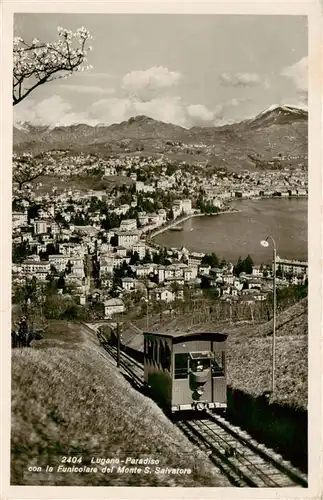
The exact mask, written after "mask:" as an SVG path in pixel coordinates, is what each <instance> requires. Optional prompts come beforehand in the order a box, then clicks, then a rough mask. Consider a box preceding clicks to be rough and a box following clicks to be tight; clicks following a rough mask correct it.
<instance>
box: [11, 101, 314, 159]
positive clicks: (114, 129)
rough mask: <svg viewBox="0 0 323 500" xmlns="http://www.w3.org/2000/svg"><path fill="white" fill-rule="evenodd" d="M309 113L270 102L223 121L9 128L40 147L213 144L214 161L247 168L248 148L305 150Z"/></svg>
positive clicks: (19, 140)
mask: <svg viewBox="0 0 323 500" xmlns="http://www.w3.org/2000/svg"><path fill="white" fill-rule="evenodd" d="M307 124H308V114H307V111H304V110H302V109H300V108H296V107H292V106H271V107H270V108H268V109H267V110H265V111H263V112H261V113H259V114H258V115H257V116H255V117H254V118H251V119H248V120H244V121H241V122H238V123H234V124H231V125H225V126H221V127H192V128H191V129H185V128H183V127H179V126H177V125H173V124H170V123H165V122H161V121H157V120H154V119H153V118H149V117H147V116H136V117H133V118H130V119H129V120H127V121H124V122H121V123H116V124H113V125H110V126H106V125H97V126H95V127H93V126H90V125H86V124H77V125H71V126H68V127H55V128H49V127H43V126H33V125H31V124H28V123H24V124H22V126H20V127H19V128H17V127H14V129H13V144H14V151H16V152H18V153H19V152H22V151H24V150H30V151H34V152H41V151H46V150H50V149H70V150H72V151H80V150H82V151H84V152H92V153H93V152H95V151H96V152H98V153H100V152H107V153H109V152H119V151H120V144H121V143H123V144H122V146H123V147H126V148H127V151H128V152H129V151H130V152H131V151H136V150H137V151H138V150H144V151H146V152H147V151H149V152H151V153H154V152H157V151H158V152H163V151H164V150H165V148H166V149H167V147H166V142H167V141H172V142H180V143H182V144H184V146H185V145H191V144H205V145H206V146H213V148H214V149H213V152H212V154H213V155H214V157H213V163H216V162H220V165H221V166H228V167H234V165H236V166H237V165H238V164H239V165H240V167H241V168H250V167H252V164H251V163H250V160H249V159H248V153H249V154H255V155H260V156H262V157H264V158H267V159H270V158H272V157H273V156H276V155H278V154H279V153H281V154H283V155H289V154H290V155H294V156H295V155H299V156H306V155H307Z"/></svg>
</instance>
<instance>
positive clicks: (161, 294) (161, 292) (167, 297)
mask: <svg viewBox="0 0 323 500" xmlns="http://www.w3.org/2000/svg"><path fill="white" fill-rule="evenodd" d="M153 294H154V296H155V300H164V301H165V302H173V301H174V300H175V294H174V293H173V292H171V291H170V290H168V289H167V288H155V290H154V291H153Z"/></svg>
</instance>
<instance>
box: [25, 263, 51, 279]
mask: <svg viewBox="0 0 323 500" xmlns="http://www.w3.org/2000/svg"><path fill="white" fill-rule="evenodd" d="M21 269H22V271H23V272H24V273H25V274H27V275H30V276H35V277H36V279H38V280H40V281H45V280H46V277H47V275H48V273H49V272H50V262H49V261H47V260H25V261H24V262H23V263H22V264H21Z"/></svg>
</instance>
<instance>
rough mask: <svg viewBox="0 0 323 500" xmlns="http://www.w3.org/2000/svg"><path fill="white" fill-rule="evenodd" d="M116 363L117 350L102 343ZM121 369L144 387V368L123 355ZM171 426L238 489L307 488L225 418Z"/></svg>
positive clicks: (206, 416) (301, 477) (208, 416)
mask: <svg viewBox="0 0 323 500" xmlns="http://www.w3.org/2000/svg"><path fill="white" fill-rule="evenodd" d="M102 347H103V348H104V349H105V350H106V351H107V353H108V354H109V355H110V356H111V357H112V358H113V359H114V360H115V361H117V349H116V347H114V346H112V345H110V344H108V343H107V342H103V343H102ZM120 369H121V371H123V372H124V374H125V376H126V377H129V378H131V380H132V383H133V385H134V386H135V387H137V388H138V389H139V390H140V391H143V390H144V388H145V384H144V380H143V375H144V371H143V365H142V364H141V363H139V362H138V361H136V360H134V359H133V358H132V357H131V356H129V355H128V354H126V353H125V352H123V351H122V352H121V353H120ZM174 424H175V425H177V427H178V428H179V429H181V430H182V432H183V433H184V434H185V435H186V436H187V437H188V438H189V439H190V441H192V442H193V443H194V444H195V445H197V446H198V447H199V448H200V449H202V450H203V451H205V452H206V454H207V455H208V457H209V459H210V460H211V461H212V462H213V463H214V465H216V466H217V467H218V468H219V469H220V470H221V471H222V472H223V474H224V475H225V476H226V477H227V478H228V479H229V480H230V481H231V482H232V484H233V485H235V486H239V487H247V486H249V487H254V488H281V487H307V477H306V475H305V474H303V473H302V472H300V471H299V470H298V469H296V468H295V467H293V466H292V465H291V464H290V463H289V462H287V461H286V460H284V459H283V458H282V457H281V456H280V455H278V454H277V453H275V452H274V451H273V450H271V449H270V448H267V447H266V446H265V445H263V444H260V443H258V442H257V441H256V440H254V439H253V438H252V437H251V436H250V435H249V434H248V433H246V432H245V431H243V430H242V429H240V428H239V427H236V426H234V425H232V424H231V423H230V422H229V421H228V420H227V419H226V418H224V417H223V416H220V415H218V414H214V413H212V412H210V411H206V412H201V413H199V414H198V415H197V416H196V415H194V416H193V417H191V418H185V419H181V420H179V419H175V420H174Z"/></svg>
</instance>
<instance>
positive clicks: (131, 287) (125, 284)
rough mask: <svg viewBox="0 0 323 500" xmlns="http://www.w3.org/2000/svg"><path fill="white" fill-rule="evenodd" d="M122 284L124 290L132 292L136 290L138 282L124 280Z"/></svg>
mask: <svg viewBox="0 0 323 500" xmlns="http://www.w3.org/2000/svg"><path fill="white" fill-rule="evenodd" d="M121 282H122V288H123V289H124V290H127V291H128V292H130V291H131V290H134V289H135V286H136V280H134V279H133V278H122V279H121Z"/></svg>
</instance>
